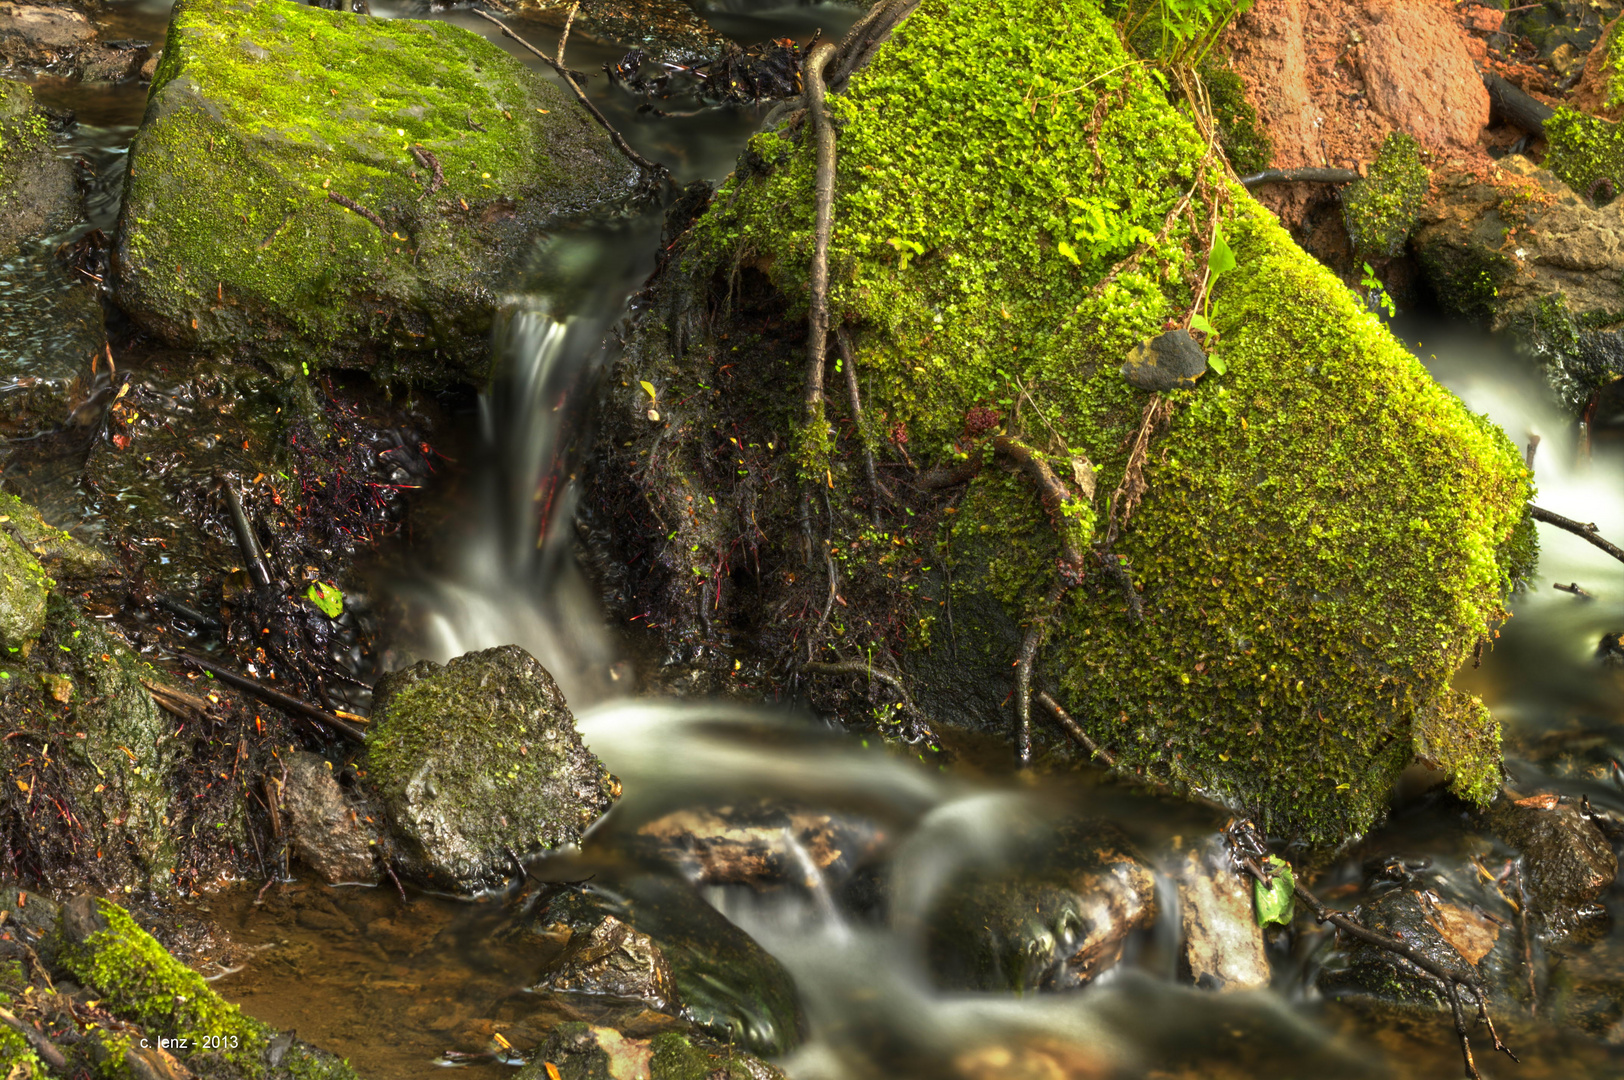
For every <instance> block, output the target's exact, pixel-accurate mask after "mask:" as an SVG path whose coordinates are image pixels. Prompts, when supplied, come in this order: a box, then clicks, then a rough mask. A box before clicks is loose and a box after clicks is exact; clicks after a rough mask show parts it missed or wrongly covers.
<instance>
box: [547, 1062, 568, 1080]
mask: <svg viewBox="0 0 1624 1080" xmlns="http://www.w3.org/2000/svg"><path fill="white" fill-rule="evenodd" d="M545 1064H546V1066H547V1080H564V1078H563V1077H562V1076H560V1075H558V1066H557V1065H554V1064H553V1063H552V1062H550V1061H549V1062H546V1063H545Z"/></svg>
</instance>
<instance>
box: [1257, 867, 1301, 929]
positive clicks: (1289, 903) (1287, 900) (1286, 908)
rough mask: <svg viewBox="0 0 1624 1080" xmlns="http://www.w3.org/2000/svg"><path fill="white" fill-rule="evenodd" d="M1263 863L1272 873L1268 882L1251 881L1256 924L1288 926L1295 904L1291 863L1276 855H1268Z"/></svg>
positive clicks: (1294, 881)
mask: <svg viewBox="0 0 1624 1080" xmlns="http://www.w3.org/2000/svg"><path fill="white" fill-rule="evenodd" d="M1265 865H1266V867H1267V868H1268V869H1269V870H1270V871H1272V873H1273V877H1272V878H1271V879H1270V881H1269V883H1268V884H1264V883H1263V882H1261V881H1254V882H1252V902H1253V904H1255V905H1256V908H1257V924H1258V925H1259V926H1268V925H1269V924H1270V923H1279V924H1280V925H1281V926H1290V925H1291V916H1292V913H1293V911H1294V910H1295V908H1296V906H1297V905H1296V895H1295V892H1296V889H1295V884H1296V880H1295V879H1294V878H1293V877H1292V874H1291V865H1290V864H1289V863H1287V862H1286V860H1284V859H1282V858H1281V857H1280V856H1278V855H1270V856H1269V861H1268V862H1267V863H1266V864H1265Z"/></svg>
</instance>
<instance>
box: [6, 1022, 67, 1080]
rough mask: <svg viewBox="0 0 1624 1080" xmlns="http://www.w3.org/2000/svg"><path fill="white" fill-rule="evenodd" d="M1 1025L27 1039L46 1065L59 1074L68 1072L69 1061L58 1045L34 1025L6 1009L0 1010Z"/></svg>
mask: <svg viewBox="0 0 1624 1080" xmlns="http://www.w3.org/2000/svg"><path fill="white" fill-rule="evenodd" d="M0 1023H4V1024H5V1025H6V1026H7V1027H9V1028H11V1029H12V1030H14V1031H15V1032H17V1034H19V1035H21V1036H22V1037H23V1038H24V1039H26V1040H27V1042H28V1045H29V1046H31V1047H33V1050H34V1053H36V1054H38V1055H39V1056H40V1060H41V1061H43V1062H45V1064H47V1065H49V1066H50V1067H51V1068H53V1069H55V1070H57V1071H58V1072H61V1073H66V1072H67V1068H68V1059H67V1058H66V1057H65V1056H64V1055H63V1053H62V1051H61V1050H59V1049H57V1046H56V1044H55V1043H54V1042H52V1041H51V1040H50V1039H47V1038H46V1037H45V1036H44V1035H42V1034H41V1033H40V1030H39V1029H38V1028H36V1027H35V1026H34V1025H33V1024H30V1023H29V1022H28V1021H26V1020H24V1019H22V1018H21V1017H19V1016H17V1015H16V1014H15V1013H13V1012H12V1011H11V1010H10V1009H5V1008H0Z"/></svg>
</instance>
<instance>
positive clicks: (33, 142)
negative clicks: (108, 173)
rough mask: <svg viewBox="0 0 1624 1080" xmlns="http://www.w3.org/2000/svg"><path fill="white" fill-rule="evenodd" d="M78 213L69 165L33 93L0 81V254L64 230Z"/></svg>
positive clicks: (78, 197) (77, 188)
mask: <svg viewBox="0 0 1624 1080" xmlns="http://www.w3.org/2000/svg"><path fill="white" fill-rule="evenodd" d="M80 212H81V200H80V196H79V186H78V181H77V180H76V179H75V177H74V172H73V165H72V163H71V162H69V161H67V160H66V159H64V158H62V157H60V156H58V155H57V153H56V152H55V148H54V147H52V145H51V139H50V129H49V127H48V125H47V123H46V119H45V115H44V113H42V112H41V111H40V110H39V109H38V108H36V107H35V105H34V93H33V91H32V90H30V89H29V88H28V87H26V86H23V85H22V84H20V83H16V82H12V81H11V80H9V79H0V258H3V257H7V256H10V255H11V254H12V253H13V252H15V251H16V250H17V248H18V246H19V245H20V244H21V243H22V242H23V241H24V240H26V239H28V238H30V237H38V236H43V235H45V234H48V233H51V232H55V231H56V230H58V229H64V228H66V227H67V226H69V225H71V224H72V223H73V222H74V221H76V220H78V218H79V215H80Z"/></svg>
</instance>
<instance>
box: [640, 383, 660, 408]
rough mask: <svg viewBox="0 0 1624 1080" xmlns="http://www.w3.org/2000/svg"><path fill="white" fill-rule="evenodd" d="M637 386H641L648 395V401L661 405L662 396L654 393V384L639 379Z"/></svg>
mask: <svg viewBox="0 0 1624 1080" xmlns="http://www.w3.org/2000/svg"><path fill="white" fill-rule="evenodd" d="M637 385H638V386H641V387H642V388H643V390H644V392H645V393H647V394H648V399H649V400H650V401H651V402H653V403H654V404H656V405H658V404H659V403H660V395H659V394H657V393H655V392H654V384H653V383H651V382H649V381H648V380H647V379H639V380H637Z"/></svg>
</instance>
